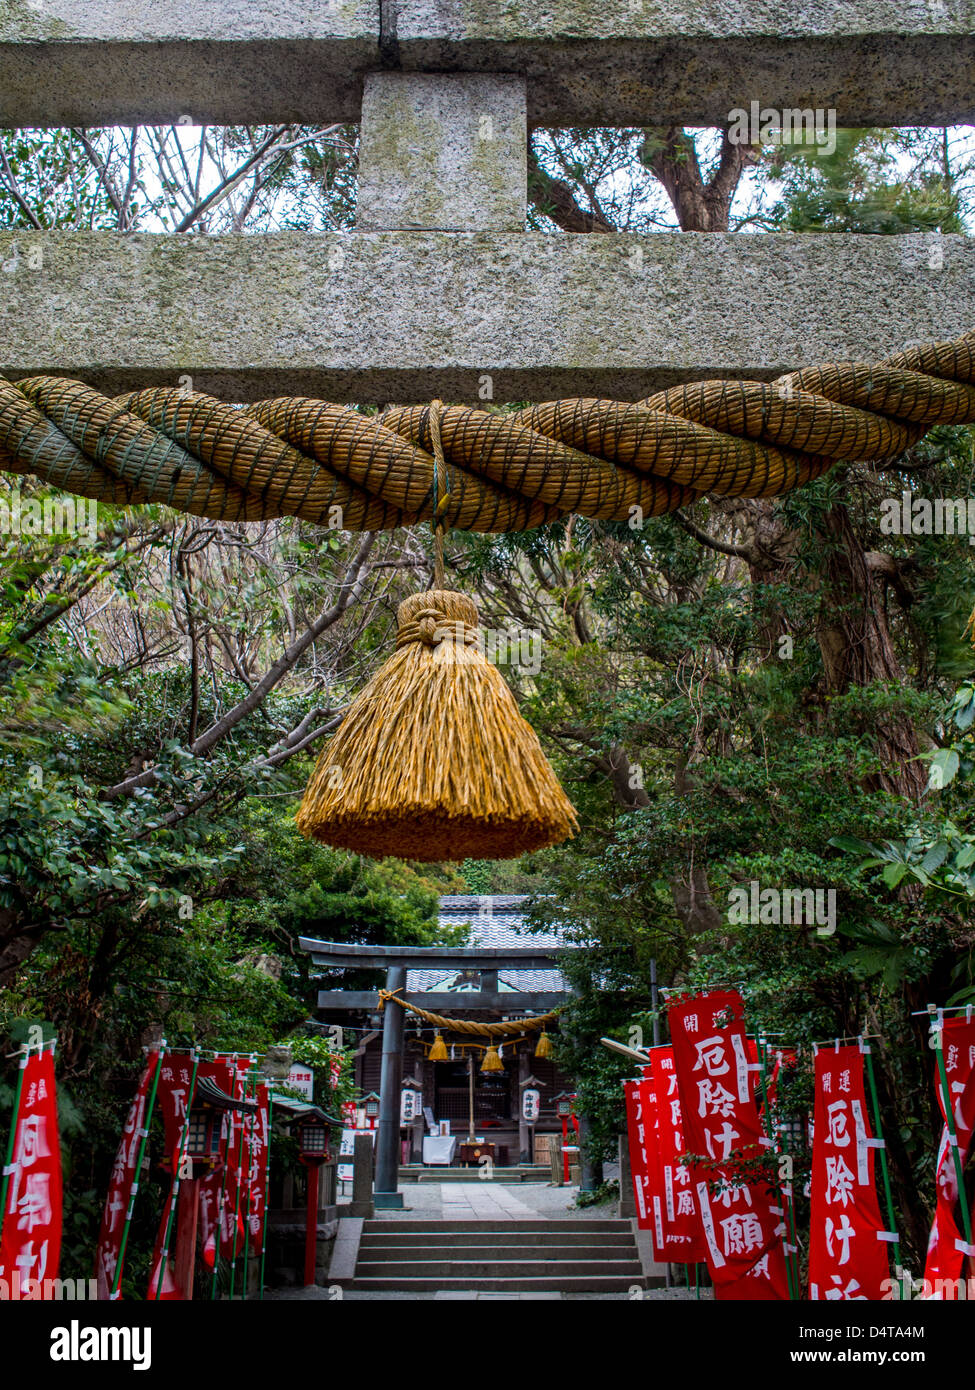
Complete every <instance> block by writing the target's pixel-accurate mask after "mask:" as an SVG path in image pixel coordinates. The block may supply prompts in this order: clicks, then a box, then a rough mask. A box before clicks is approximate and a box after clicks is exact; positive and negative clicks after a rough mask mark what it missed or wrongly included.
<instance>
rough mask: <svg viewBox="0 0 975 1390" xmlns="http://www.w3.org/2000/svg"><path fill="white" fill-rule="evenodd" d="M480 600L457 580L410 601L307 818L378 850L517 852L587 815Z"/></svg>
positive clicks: (304, 808)
mask: <svg viewBox="0 0 975 1390" xmlns="http://www.w3.org/2000/svg"><path fill="white" fill-rule="evenodd" d="M477 620H478V619H477V608H476V607H475V605H474V603H473V602H472V601H471V599H469V598H467V597H466V596H465V595H464V594H458V593H455V592H453V591H452V590H449V589H433V590H430V591H429V592H427V593H422V594H413V595H411V597H410V598H408V599H406V600H404V602H403V603H401V604H400V606H399V612H398V614H397V622H398V627H399V631H398V635H397V639H396V652H395V653H394V655H393V656H392V657H391V658H390V659H389V661H387V662H386V664H385V665H384V666H383V667H382V668H381V670H380V671H379V672H378V673H377V674H376V676H375V677H374V678H373V680H372V681H371V682H370V684H369V685H368V686H366V688H365V690H363V691H362V692H361V694H360V695H359V696H358V697H357V698H356V700H355V701H354V702H353V704H352V706H351V708H350V709H349V712H348V714H347V715H346V716H345V719H344V720H343V721H342V724H341V725H340V727H339V730H338V733H337V734H336V735H335V737H334V738H333V739H332V741H331V743H330V744H329V745H328V747H327V748H325V750H324V751H323V753H322V755H321V757H320V759H319V761H318V765H317V767H316V768H315V771H314V773H313V774H312V777H311V780H310V781H309V783H308V787H307V789H306V791H305V796H304V800H303V801H302V803H301V809H300V810H299V812H298V828H299V830H300V831H301V832H302V833H303V834H304V835H308V836H310V837H313V838H315V839H318V840H322V841H324V842H325V843H326V844H329V845H337V846H339V847H341V848H344V849H351V850H357V851H358V852H359V853H362V854H371V855H375V856H376V857H377V858H378V857H381V856H383V855H387V854H394V855H397V856H398V857H399V858H401V859H418V860H424V861H429V860H460V859H467V858H472V859H511V858H514V857H515V856H517V855H519V854H524V853H526V852H527V851H528V850H533V849H540V848H541V847H542V846H543V845H552V844H558V843H559V841H561V840H565V839H566V838H568V836H570V835H572V834H574V833H575V831H576V830H577V829H578V824H577V821H576V817H575V812H574V811H573V809H572V804H571V802H570V801H569V799H568V797H567V796H566V795H565V793H564V792H563V790H562V788H561V786H560V785H559V782H558V779H557V778H556V776H555V773H554V772H553V771H552V768H551V766H550V765H549V762H548V760H547V758H546V757H545V754H544V753H543V752H542V749H541V745H540V744H539V742H538V738H537V736H536V734H535V732H534V730H533V729H532V728H531V726H530V725H529V724H527V723H526V722H525V720H524V719H522V717H521V715H520V714H519V713H518V709H517V706H516V705H515V701H514V698H513V696H512V694H511V691H510V690H509V689H508V686H507V684H506V683H505V680H504V677H503V676H502V675H501V673H500V672H499V671H498V670H497V668H496V667H495V666H493V665H492V664H491V662H490V661H488V659H487V658H486V657H485V655H484V654H483V652H482V651H481V650H480V649H479V644H478V632H477Z"/></svg>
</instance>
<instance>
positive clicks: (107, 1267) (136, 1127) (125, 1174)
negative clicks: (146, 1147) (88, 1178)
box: [95, 1052, 159, 1299]
mask: <svg viewBox="0 0 975 1390" xmlns="http://www.w3.org/2000/svg"><path fill="white" fill-rule="evenodd" d="M158 1066H159V1053H158V1052H150V1053H149V1056H148V1058H147V1059H146V1066H145V1070H144V1071H143V1073H142V1076H141V1077H140V1079H139V1085H138V1088H137V1089H136V1093H135V1099H134V1100H133V1102H132V1104H131V1105H130V1107H129V1114H128V1118H127V1119H126V1121H125V1128H124V1129H123V1130H122V1140H121V1143H120V1144H119V1146H118V1153H117V1154H116V1155H115V1164H114V1166H113V1168H112V1176H111V1178H110V1179H109V1185H108V1195H107V1197H106V1198H105V1209H104V1211H103V1213H102V1224H101V1229H100V1231H99V1233H98V1246H97V1248H96V1251H95V1280H96V1284H97V1288H98V1297H99V1298H100V1299H108V1298H111V1297H112V1296H113V1295H112V1286H113V1284H114V1283H115V1275H116V1271H117V1267H118V1262H119V1258H120V1255H121V1250H122V1233H123V1231H124V1230H125V1222H126V1218H127V1216H128V1215H130V1211H131V1205H132V1201H133V1199H134V1197H135V1194H136V1192H137V1191H138V1187H139V1175H138V1171H137V1170H138V1164H139V1152H140V1150H141V1148H142V1140H143V1138H144V1137H145V1134H146V1125H147V1120H146V1107H147V1105H148V1102H149V1092H150V1090H151V1088H152V1081H153V1077H154V1076H155V1075H156V1070H157V1068H158ZM118 1296H119V1295H118V1291H116V1293H115V1295H114V1297H116V1298H118Z"/></svg>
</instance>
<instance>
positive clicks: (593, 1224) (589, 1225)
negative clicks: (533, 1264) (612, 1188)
mask: <svg viewBox="0 0 975 1390" xmlns="http://www.w3.org/2000/svg"><path fill="white" fill-rule="evenodd" d="M377 1231H382V1232H389V1233H390V1234H394V1233H398V1234H402V1235H416V1234H418V1233H422V1234H423V1235H439V1234H442V1233H449V1232H452V1231H472V1232H473V1231H477V1232H483V1233H484V1234H490V1233H492V1232H498V1233H502V1232H503V1233H504V1234H506V1235H512V1234H516V1233H517V1234H522V1233H524V1232H525V1231H543V1232H545V1233H546V1234H548V1235H552V1234H558V1235H561V1234H568V1233H573V1234H574V1233H578V1232H581V1231H589V1232H592V1231H599V1232H602V1233H611V1234H617V1235H618V1234H621V1233H625V1234H628V1235H630V1236H632V1234H633V1227H632V1226H631V1225H630V1223H629V1221H613V1220H608V1219H602V1218H596V1217H594V1218H592V1219H590V1220H587V1219H585V1218H582V1219H581V1220H576V1221H573V1220H562V1219H560V1220H558V1221H545V1220H537V1219H535V1218H533V1217H528V1218H525V1219H524V1220H522V1219H521V1218H520V1217H516V1218H514V1219H513V1220H511V1221H505V1220H500V1221H499V1220H498V1219H497V1218H496V1217H483V1218H482V1219H481V1220H479V1221H478V1220H475V1219H468V1220H461V1219H457V1220H450V1221H435V1220H431V1219H430V1218H429V1217H428V1218H427V1219H426V1220H422V1219H413V1218H408V1217H403V1218H399V1217H395V1216H392V1217H389V1216H387V1217H369V1218H368V1219H367V1220H366V1221H365V1222H364V1223H363V1227H362V1234H363V1235H364V1236H366V1235H373V1234H375V1233H376V1232H377Z"/></svg>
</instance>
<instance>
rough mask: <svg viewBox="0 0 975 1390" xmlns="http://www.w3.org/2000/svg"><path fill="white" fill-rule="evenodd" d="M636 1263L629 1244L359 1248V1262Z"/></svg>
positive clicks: (634, 1253)
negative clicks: (568, 1261) (587, 1261)
mask: <svg viewBox="0 0 975 1390" xmlns="http://www.w3.org/2000/svg"><path fill="white" fill-rule="evenodd" d="M492 1254H493V1259H494V1262H495V1263H496V1262H497V1261H498V1260H539V1259H546V1260H635V1259H636V1247H635V1246H634V1245H633V1244H632V1242H631V1243H630V1244H629V1245H602V1244H600V1245H596V1244H588V1243H587V1244H584V1245H538V1244H535V1245H501V1246H495V1245H468V1244H466V1243H465V1244H463V1245H457V1244H455V1245H426V1244H424V1245H373V1244H371V1243H370V1244H369V1245H360V1246H359V1260H360V1261H365V1260H385V1261H387V1262H388V1261H396V1260H400V1261H403V1262H409V1261H417V1260H420V1261H423V1260H443V1259H451V1260H468V1261H470V1260H484V1259H491V1258H492Z"/></svg>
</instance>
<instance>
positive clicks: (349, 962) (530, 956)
mask: <svg viewBox="0 0 975 1390" xmlns="http://www.w3.org/2000/svg"><path fill="white" fill-rule="evenodd" d="M298 944H299V946H300V947H301V949H302V950H303V951H307V952H308V954H309V955H310V956H311V959H312V963H313V964H314V965H319V966H325V967H326V968H329V969H332V970H334V969H336V968H341V969H345V970H385V971H386V988H387V989H388V990H389V991H390V992H396V991H402V993H401V998H403V999H405V1000H406V1002H407V1003H408V1004H418V1005H419V1006H420V1007H421V1008H424V1009H431V1010H436V1009H457V1008H461V1009H463V1010H464V1011H465V1012H466V1011H468V1010H475V1011H476V1010H479V1009H484V1010H490V1011H492V1012H494V1011H498V1010H504V1011H505V1012H509V1011H515V1012H517V1011H519V1010H522V1009H524V1010H526V1011H528V1012H529V1013H544V1012H547V1011H548V1010H549V1009H554V1008H557V1007H558V1005H559V1004H562V1003H565V1002H566V1000H567V999H568V998H569V995H568V993H567V992H553V993H548V994H540V993H530V994H522V993H517V992H511V991H505V992H504V993H501V992H499V990H498V971H499V970H505V969H508V970H551V969H552V968H553V967H556V968H557V966H558V962H559V957H560V956H561V955H564V954H565V951H564V949H560V948H553V947H545V948H539V947H534V946H525V947H521V946H515V947H499V948H497V949H493V948H490V947H477V946H354V945H348V944H346V943H345V942H334V941H318V940H316V939H314V938H312V937H307V936H301V937H299V938H298ZM424 966H427V967H430V966H433V967H435V968H436V969H438V970H440V969H443V970H445V971H450V970H476V971H477V972H478V973H479V974H480V977H481V988H480V989H479V990H472V991H465V992H464V993H463V994H437V993H431V992H430V991H424V992H423V993H417V994H407V993H406V972H407V970H408V969H409V968H410V967H412V968H413V969H414V970H420V969H423V967H424ZM378 1004H379V995H378V994H377V993H376V992H375V991H374V990H320V991H319V994H318V1007H319V1008H320V1009H349V1010H353V1009H375V1008H377V1007H378ZM405 1012H406V1011H405V1010H404V1009H401V1008H397V1007H395V1006H392V1005H390V1006H387V1007H386V1008H385V1009H384V1010H383V1054H382V1067H381V1070H380V1074H379V1075H380V1081H379V1122H378V1125H377V1127H376V1181H375V1193H374V1197H375V1204H376V1206H377V1207H401V1206H402V1205H403V1196H402V1193H400V1192H399V1190H398V1188H399V1162H400V1152H399V1130H400V1090H401V1087H402V1084H403V1025H404V1015H405ZM581 1127H582V1126H581V1124H580V1128H581ZM583 1186H586V1183H585V1181H584V1182H583Z"/></svg>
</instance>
